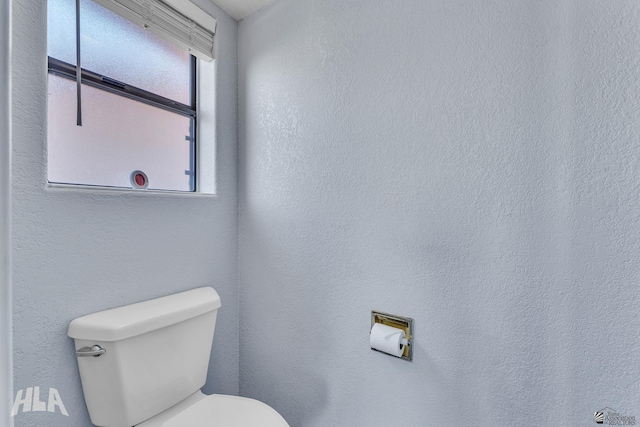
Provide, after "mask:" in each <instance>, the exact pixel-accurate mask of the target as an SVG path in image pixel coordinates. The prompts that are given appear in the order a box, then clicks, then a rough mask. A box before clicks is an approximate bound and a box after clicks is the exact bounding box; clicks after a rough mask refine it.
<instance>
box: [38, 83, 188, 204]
mask: <svg viewBox="0 0 640 427" xmlns="http://www.w3.org/2000/svg"><path fill="white" fill-rule="evenodd" d="M75 85H76V83H75V82H74V81H72V80H68V79H65V78H62V77H57V76H55V75H53V74H49V88H48V92H49V113H48V116H49V121H48V122H49V124H48V132H49V135H48V158H49V163H48V167H49V171H48V172H49V181H50V182H56V183H65V184H85V185H98V186H110V187H128V188H131V184H130V181H129V176H130V174H131V172H132V171H134V170H141V171H143V172H144V173H145V174H146V175H147V177H148V178H149V189H163V190H180V191H191V190H192V188H191V182H190V176H189V175H186V174H185V171H189V170H190V165H191V143H190V141H188V140H186V139H185V136H188V135H190V124H191V119H190V118H189V117H185V116H181V115H179V114H175V113H171V112H168V111H165V110H161V109H159V108H155V107H151V106H149V105H146V104H143V103H141V102H137V101H132V100H130V99H128V98H124V97H122V96H119V95H114V94H111V93H109V92H105V91H103V90H99V89H95V88H92V87H90V86H86V85H83V87H82V106H83V109H82V113H83V126H76V124H75V123H76V102H75V93H76V92H75Z"/></svg>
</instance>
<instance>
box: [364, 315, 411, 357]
mask: <svg viewBox="0 0 640 427" xmlns="http://www.w3.org/2000/svg"><path fill="white" fill-rule="evenodd" d="M369 343H370V344H371V348H373V349H376V350H378V351H382V352H384V353H387V354H390V355H392V356H396V357H400V356H402V353H403V352H404V347H405V345H407V340H406V339H405V337H404V331H403V330H402V329H398V328H393V327H391V326H387V325H383V324H382V323H376V324H374V325H373V328H371V336H370V337H369Z"/></svg>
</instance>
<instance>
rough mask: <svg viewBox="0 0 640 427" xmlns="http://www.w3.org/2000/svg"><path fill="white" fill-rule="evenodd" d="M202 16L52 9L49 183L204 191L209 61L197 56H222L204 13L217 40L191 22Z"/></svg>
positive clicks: (138, 5)
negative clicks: (200, 157) (204, 88)
mask: <svg viewBox="0 0 640 427" xmlns="http://www.w3.org/2000/svg"><path fill="white" fill-rule="evenodd" d="M98 3H101V4H103V5H105V6H107V7H104V6H103V5H101V4H98ZM169 3H171V4H169ZM77 6H78V7H79V10H80V20H79V21H80V26H79V28H78V30H79V31H77V29H76V8H77ZM174 6H177V7H174ZM185 8H186V9H185ZM194 8H195V6H193V5H192V4H191V3H190V2H188V1H185V0H166V2H165V1H161V0H96V1H95V2H94V1H93V0H78V4H76V0H49V1H48V24H49V25H48V55H49V58H48V67H49V75H48V103H49V104H48V105H49V109H48V143H47V148H48V149H47V156H48V180H49V182H51V183H59V184H75V185H89V186H100V187H124V188H131V187H134V188H149V189H151V190H153V189H155V190H174V191H196V190H199V189H198V188H197V187H198V180H197V179H196V178H197V177H196V166H197V165H198V162H197V158H196V156H197V153H198V147H197V143H198V140H197V138H196V136H197V133H198V132H197V128H198V125H199V123H198V119H199V117H198V114H199V110H200V109H199V108H198V107H199V105H198V101H199V100H198V88H197V82H198V76H197V75H196V73H197V70H198V69H199V68H201V67H200V64H199V63H200V62H202V60H201V59H198V58H196V56H194V55H198V56H199V57H201V58H204V60H210V59H211V57H212V56H213V55H212V49H213V31H215V20H213V18H211V17H209V16H208V15H206V16H205V17H203V14H204V12H202V11H200V10H199V9H198V10H197V11H195V12H196V14H198V13H199V15H198V17H199V22H205V24H207V25H206V26H207V27H208V28H210V29H211V28H212V27H213V28H212V30H208V29H207V28H205V27H203V26H202V25H200V23H199V22H196V21H195V20H193V19H192V18H190V17H188V16H187V15H184V14H183V13H182V12H184V11H185V10H186V11H187V12H191V13H192V15H193V13H194ZM180 9H181V10H180ZM114 11H116V12H118V13H114ZM77 36H79V40H80V43H79V46H80V52H81V54H80V55H78V52H77V44H76V37H77ZM78 57H80V58H81V60H80V63H81V69H82V75H81V79H78V76H77V63H78V62H77V58H78ZM78 80H80V82H81V84H79V83H78ZM140 172H141V173H140ZM136 173H137V174H138V176H137V177H136ZM140 175H142V176H144V177H145V180H146V182H143V181H140V180H139V179H140ZM141 184H142V185H141Z"/></svg>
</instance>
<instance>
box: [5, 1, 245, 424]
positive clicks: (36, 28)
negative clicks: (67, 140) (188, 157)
mask: <svg viewBox="0 0 640 427" xmlns="http://www.w3.org/2000/svg"><path fill="white" fill-rule="evenodd" d="M198 3H199V4H200V5H201V6H202V7H203V8H205V9H206V10H207V11H209V12H210V13H211V14H212V15H214V16H215V17H216V19H217V20H218V33H217V36H216V45H217V51H216V55H217V58H218V59H217V79H218V81H219V83H220V84H218V88H219V89H218V91H217V93H216V98H217V100H216V102H217V106H218V111H217V112H218V117H217V123H218V126H217V131H216V132H217V134H216V135H215V136H216V138H217V142H218V165H217V167H218V190H219V196H218V197H206V196H205V197H198V196H189V195H162V194H151V193H148V194H146V193H145V194H139V193H125V192H108V191H104V192H103V191H85V190H61V189H47V188H46V186H45V182H46V166H45V146H46V135H45V132H46V123H45V119H46V101H47V98H46V45H47V43H46V2H45V1H44V0H37V1H33V0H20V1H14V3H13V4H14V47H15V50H14V57H13V60H14V64H13V66H14V68H13V70H14V75H15V80H14V88H13V96H14V113H13V114H14V115H13V120H14V156H15V157H14V162H13V166H14V174H13V178H14V186H13V191H14V198H13V203H14V206H13V216H14V218H13V238H14V251H13V256H14V268H13V274H14V288H13V290H14V295H13V297H14V305H13V308H14V349H15V352H14V361H15V376H14V389H15V390H16V391H17V390H20V389H25V388H27V387H31V386H39V387H40V389H41V392H43V393H46V391H47V389H49V388H50V387H53V388H56V389H57V390H58V391H59V392H60V396H61V398H62V400H63V402H64V404H65V406H66V409H67V410H68V412H69V417H68V418H67V417H64V416H62V415H60V413H59V412H56V413H55V414H50V413H47V412H45V413H43V412H35V413H34V412H31V413H20V414H19V415H17V416H16V417H15V421H16V425H17V426H25V427H32V426H51V427H57V426H65V427H86V426H88V425H90V422H89V418H88V414H87V411H86V409H85V405H84V400H83V398H82V390H81V387H80V378H79V374H78V369H77V363H76V360H75V355H74V346H73V342H72V340H71V339H70V338H68V337H67V336H66V331H67V325H68V323H69V321H70V320H71V319H73V318H75V317H78V316H82V315H84V314H88V313H92V312H95V311H98V310H103V309H107V308H111V307H115V306H120V305H124V304H129V303H133V302H137V301H141V300H145V299H149V298H154V297H158V296H162V295H167V294H171V293H174V292H178V291H182V290H186V289H190V288H194V287H198V286H206V285H211V286H213V287H215V288H216V290H217V291H218V292H219V293H220V296H221V297H222V302H223V306H222V309H221V311H220V312H219V317H218V319H219V322H218V324H217V330H216V332H217V333H216V338H215V340H214V348H213V360H212V365H211V366H210V370H209V378H208V382H207V386H205V391H206V392H223V393H232V394H235V393H237V392H238V337H237V334H238V292H237V257H236V253H237V251H236V247H237V240H236V236H237V232H236V224H237V221H236V218H237V214H236V211H237V208H236V205H237V203H236V202H237V197H236V194H237V188H236V176H237V173H236V161H235V159H236V158H237V154H236V140H237V125H236V123H237V119H236V117H237V91H236V79H237V23H236V21H235V20H233V19H232V18H230V17H229V16H228V15H226V14H225V13H224V12H222V11H221V10H220V9H218V8H217V7H216V6H214V5H213V4H212V3H210V2H208V1H207V0H202V1H199V2H198ZM211 136H212V135H211ZM211 167H213V165H211ZM42 389H44V391H42ZM45 396H46V395H45ZM45 398H46V397H45Z"/></svg>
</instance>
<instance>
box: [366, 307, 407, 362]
mask: <svg viewBox="0 0 640 427" xmlns="http://www.w3.org/2000/svg"><path fill="white" fill-rule="evenodd" d="M376 323H381V324H383V325H387V326H391V327H393V328H398V329H402V330H403V331H404V335H405V338H406V339H407V345H406V346H405V347H404V352H403V353H402V356H400V357H399V359H404V360H408V361H412V360H413V319H412V318H411V317H405V316H398V315H395V314H389V313H384V312H382V311H375V310H372V311H371V328H370V329H369V330H371V329H373V325H375V324H376ZM371 350H374V351H378V350H376V349H375V348H372V349H371ZM384 354H387V353H384Z"/></svg>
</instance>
